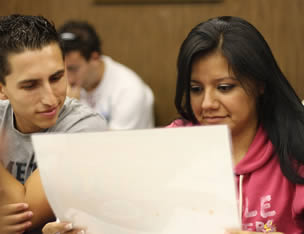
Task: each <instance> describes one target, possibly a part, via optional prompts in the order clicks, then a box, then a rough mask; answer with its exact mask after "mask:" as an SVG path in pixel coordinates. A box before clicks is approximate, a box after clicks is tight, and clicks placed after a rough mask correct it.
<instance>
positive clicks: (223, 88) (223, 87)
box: [217, 84, 235, 92]
mask: <svg viewBox="0 0 304 234" xmlns="http://www.w3.org/2000/svg"><path fill="white" fill-rule="evenodd" d="M234 87H235V85H233V84H222V85H219V86H218V87H217V89H218V90H220V91H222V92H227V91H230V90H231V89H233V88H234Z"/></svg>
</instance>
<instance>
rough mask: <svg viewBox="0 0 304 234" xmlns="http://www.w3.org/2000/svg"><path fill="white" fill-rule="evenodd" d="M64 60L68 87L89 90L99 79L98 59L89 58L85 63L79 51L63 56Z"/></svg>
mask: <svg viewBox="0 0 304 234" xmlns="http://www.w3.org/2000/svg"><path fill="white" fill-rule="evenodd" d="M64 60H65V64H66V69H67V77H68V81H69V84H70V86H71V87H82V88H84V89H86V90H90V89H91V88H92V86H93V85H94V84H95V82H96V80H97V79H98V78H99V77H98V76H99V74H98V68H97V67H98V61H99V58H98V59H95V58H90V59H89V60H88V61H87V60H86V59H85V58H84V57H83V56H82V55H81V54H80V52H79V51H71V52H68V53H67V54H66V55H65V58H64Z"/></svg>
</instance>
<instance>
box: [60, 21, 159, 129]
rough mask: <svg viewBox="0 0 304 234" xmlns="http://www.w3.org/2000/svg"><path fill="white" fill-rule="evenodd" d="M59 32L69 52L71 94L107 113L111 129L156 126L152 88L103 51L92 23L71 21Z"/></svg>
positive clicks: (100, 111)
mask: <svg viewBox="0 0 304 234" xmlns="http://www.w3.org/2000/svg"><path fill="white" fill-rule="evenodd" d="M58 32H59V35H60V37H61V39H62V42H63V49H64V53H65V62H66V67H67V76H68V80H69V84H70V89H69V91H68V95H69V96H71V97H75V98H79V99H80V101H81V102H83V103H85V104H87V105H89V106H90V107H91V108H92V109H93V110H94V111H96V112H97V113H99V114H101V115H103V116H104V117H105V119H106V120H107V122H108V126H109V129H112V130H116V129H139V128H152V127H154V111H153V109H154V96H153V93H152V91H151V89H150V88H149V87H148V86H147V85H146V84H145V83H144V82H143V80H142V79H141V78H140V77H139V76H138V75H137V74H136V73H135V72H133V71H132V70H131V69H129V68H128V67H126V66H124V65H122V64H120V63H118V62H116V61H114V60H113V59H112V58H110V57H109V56H105V55H103V54H102V49H101V41H100V38H99V37H98V35H97V32H96V31H95V29H94V28H93V26H92V25H90V24H89V23H87V22H82V21H68V22H66V23H65V24H64V25H62V26H61V27H60V28H59V29H58Z"/></svg>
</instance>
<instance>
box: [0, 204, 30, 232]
mask: <svg viewBox="0 0 304 234" xmlns="http://www.w3.org/2000/svg"><path fill="white" fill-rule="evenodd" d="M32 216H33V212H31V211H29V210H28V205H27V204H25V203H15V204H8V205H3V206H1V207H0V233H1V234H19V233H23V232H24V231H25V230H26V229H27V228H29V227H30V226H31V225H32V223H31V222H30V221H29V220H30V219H31V218H32Z"/></svg>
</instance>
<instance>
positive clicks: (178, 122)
mask: <svg viewBox="0 0 304 234" xmlns="http://www.w3.org/2000/svg"><path fill="white" fill-rule="evenodd" d="M189 126H194V124H193V123H191V122H189V121H188V120H185V119H176V120H174V121H173V122H172V123H170V124H169V125H168V126H166V128H178V127H189Z"/></svg>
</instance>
